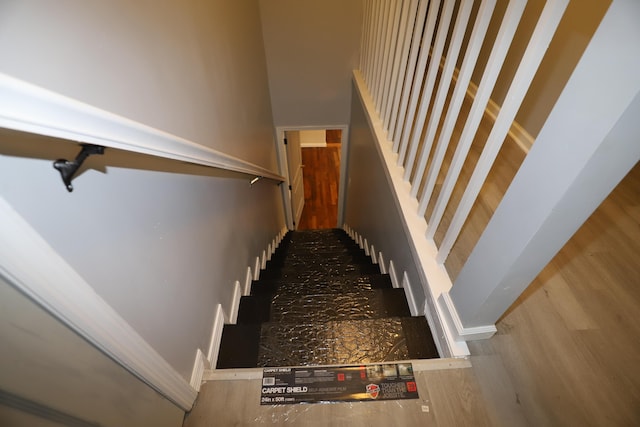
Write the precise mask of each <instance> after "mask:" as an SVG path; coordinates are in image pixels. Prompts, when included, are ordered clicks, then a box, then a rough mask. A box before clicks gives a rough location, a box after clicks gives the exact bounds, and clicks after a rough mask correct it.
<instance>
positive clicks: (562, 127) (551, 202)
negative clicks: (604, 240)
mask: <svg viewBox="0 0 640 427" xmlns="http://www.w3.org/2000/svg"><path fill="white" fill-rule="evenodd" d="M639 19H640V3H639V2H637V1H635V0H614V1H613V3H612V4H611V6H610V8H609V10H608V12H607V14H606V15H605V17H604V19H603V20H602V22H601V24H600V27H599V28H598V30H597V31H596V33H595V34H594V36H593V38H592V39H591V42H590V44H589V45H588V47H587V49H586V51H585V53H584V55H583V57H582V58H581V60H580V62H579V63H578V66H577V67H576V69H575V71H574V72H573V74H572V76H571V78H570V80H569V82H568V83H567V85H566V86H565V89H564V90H563V92H562V94H561V95H560V98H559V99H558V101H557V103H556V105H555V107H554V108H553V110H552V112H551V114H550V115H549V118H548V119H547V121H546V123H545V125H544V127H543V129H542V130H541V132H540V134H539V136H538V138H537V140H536V142H535V144H534V145H533V148H532V149H531V151H530V152H529V155H528V156H527V157H526V159H525V161H524V163H523V164H522V166H521V168H520V170H519V171H518V173H517V175H516V177H515V178H514V180H513V182H512V184H511V186H510V187H509V190H508V191H507V193H506V194H505V196H504V198H503V199H502V202H501V204H500V205H499V207H498V209H497V210H496V212H495V214H494V215H493V217H492V218H491V220H490V222H489V225H488V226H487V228H486V229H485V231H484V233H483V235H482V236H481V237H480V240H479V241H478V243H477V245H476V246H475V248H474V250H473V252H472V253H471V255H470V256H469V259H468V260H467V262H466V264H465V265H464V267H463V269H462V270H461V272H460V274H459V276H458V278H457V280H456V282H455V283H454V284H453V287H452V288H451V290H450V291H449V292H445V293H443V294H442V295H441V297H440V298H439V300H438V304H439V306H440V308H442V309H443V311H445V312H446V313H447V317H448V321H449V327H450V328H452V329H454V330H455V333H456V334H457V335H458V336H459V337H461V338H462V339H467V340H468V339H479V338H486V337H488V336H490V335H491V333H492V330H493V331H495V328H494V326H493V325H494V323H495V322H496V321H497V320H498V319H499V318H500V316H502V314H503V313H504V312H505V311H506V310H507V309H508V308H509V306H510V305H511V304H512V303H513V302H514V301H515V300H516V298H517V297H518V296H519V295H520V294H521V293H522V292H523V291H524V289H525V288H526V287H527V286H528V285H529V283H530V282H531V281H532V280H533V279H534V278H535V277H536V275H537V274H538V273H539V272H540V271H541V270H542V269H543V268H544V266H545V265H546V264H547V263H548V262H549V260H550V259H551V258H552V257H553V256H554V255H555V254H556V253H557V251H558V250H560V249H561V248H562V246H563V245H564V244H565V243H566V242H567V240H568V239H569V238H570V237H571V236H572V235H573V234H574V233H575V231H576V230H577V229H578V228H579V227H580V226H581V225H582V223H583V222H584V221H585V220H586V219H587V218H588V217H589V215H591V213H592V212H593V211H594V210H595V209H596V208H597V207H598V205H599V204H600V203H601V202H602V200H603V199H604V198H605V197H606V196H607V195H608V194H609V192H610V191H611V190H612V189H613V188H614V187H615V186H616V185H617V183H618V182H619V181H620V180H621V179H622V178H623V177H624V176H625V175H626V173H627V172H628V171H629V170H630V169H631V168H632V167H633V166H634V165H635V164H636V163H637V162H638V160H640V143H639V138H640V123H639V122H638V117H640V79H638V76H639V75H640V55H638V45H640V26H638V21H639ZM612 64H616V65H615V66H612Z"/></svg>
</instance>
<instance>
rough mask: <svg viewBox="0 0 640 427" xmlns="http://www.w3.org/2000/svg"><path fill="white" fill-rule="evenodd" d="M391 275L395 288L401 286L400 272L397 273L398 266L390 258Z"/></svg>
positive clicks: (392, 284)
mask: <svg viewBox="0 0 640 427" xmlns="http://www.w3.org/2000/svg"><path fill="white" fill-rule="evenodd" d="M389 277H390V278H391V286H393V287H394V288H395V289H397V288H399V287H400V280H398V274H397V273H396V266H395V264H394V263H393V260H389Z"/></svg>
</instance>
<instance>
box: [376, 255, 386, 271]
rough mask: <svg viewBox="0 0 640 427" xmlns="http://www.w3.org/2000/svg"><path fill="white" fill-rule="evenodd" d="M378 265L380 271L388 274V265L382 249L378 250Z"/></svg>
mask: <svg viewBox="0 0 640 427" xmlns="http://www.w3.org/2000/svg"><path fill="white" fill-rule="evenodd" d="M378 265H379V266H380V273H382V274H387V265H386V264H385V263H384V255H383V254H382V251H380V252H378Z"/></svg>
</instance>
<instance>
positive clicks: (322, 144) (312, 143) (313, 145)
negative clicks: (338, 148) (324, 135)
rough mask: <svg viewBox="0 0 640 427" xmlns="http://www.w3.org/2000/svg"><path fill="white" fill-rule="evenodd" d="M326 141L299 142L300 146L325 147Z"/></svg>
mask: <svg viewBox="0 0 640 427" xmlns="http://www.w3.org/2000/svg"><path fill="white" fill-rule="evenodd" d="M326 147H327V143H326V142H304V143H300V148H326Z"/></svg>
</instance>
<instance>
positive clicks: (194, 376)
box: [189, 349, 210, 392]
mask: <svg viewBox="0 0 640 427" xmlns="http://www.w3.org/2000/svg"><path fill="white" fill-rule="evenodd" d="M207 369H210V365H209V361H208V360H207V357H206V356H205V355H204V353H203V352H202V350H200V349H197V350H196V360H195V361H194V362H193V371H191V381H190V382H189V383H190V384H191V387H192V388H193V389H194V390H195V391H198V392H199V391H200V386H201V385H202V379H203V378H204V371H205V370H207Z"/></svg>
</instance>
